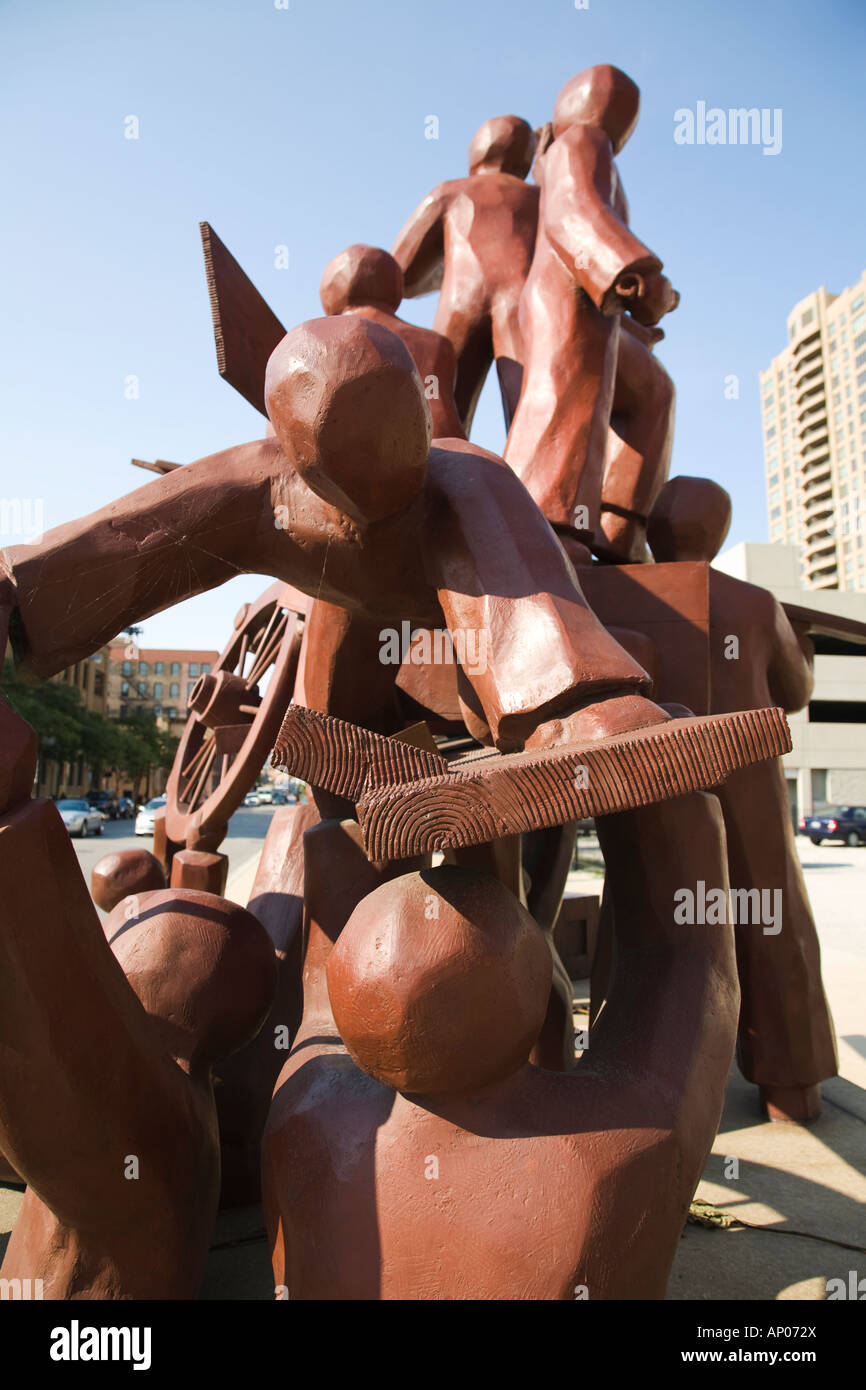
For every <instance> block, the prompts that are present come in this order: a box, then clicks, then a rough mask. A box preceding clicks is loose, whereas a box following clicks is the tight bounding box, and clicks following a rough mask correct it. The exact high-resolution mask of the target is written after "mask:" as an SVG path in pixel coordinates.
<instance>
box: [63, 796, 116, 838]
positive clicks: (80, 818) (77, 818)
mask: <svg viewBox="0 0 866 1390" xmlns="http://www.w3.org/2000/svg"><path fill="white" fill-rule="evenodd" d="M57 809H58V811H59V812H60V819H61V820H62V821H63V824H64V825H65V826H66V829H67V830H68V831H69V833H70V835H77V836H78V837H79V839H82V840H83V839H84V837H85V835H89V834H90V831H91V830H92V831H93V833H94V835H101V834H102V827H103V825H104V824H105V817H104V816H103V814H102V812H101V811H97V809H96V807H95V806H91V805H90V803H89V802H88V801H84V800H81V801H58V802H57Z"/></svg>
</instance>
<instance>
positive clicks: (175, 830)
mask: <svg viewBox="0 0 866 1390" xmlns="http://www.w3.org/2000/svg"><path fill="white" fill-rule="evenodd" d="M309 603H310V600H309V599H308V598H307V597H306V596H305V595H304V594H301V593H298V591H297V590H296V589H293V588H291V586H290V585H288V584H281V583H279V582H278V583H276V584H272V585H271V587H270V588H269V589H266V590H265V592H264V593H263V594H262V595H261V596H260V597H259V599H258V600H257V601H256V602H255V603H247V604H244V606H243V607H242V608H241V609H240V611H239V613H238V614H237V617H236V618H235V622H234V632H233V634H232V636H231V639H230V641H229V643H228V645H227V646H226V648H225V650H224V651H223V652H222V653H221V655H220V657H219V660H218V661H217V662H216V665H215V666H214V668H213V670H211V671H208V672H207V673H206V674H204V675H202V676H199V678H198V680H197V681H196V683H195V685H194V686H193V688H192V691H191V692H190V696H189V701H188V709H189V719H188V721H187V725H186V728H185V729H184V732H183V734H182V736H181V740H180V745H179V747H178V750H177V753H176V755H175V759H174V764H173V766H172V769H171V773H170V775H169V778H168V783H167V786H166V808H165V830H166V835H167V838H168V839H169V840H170V841H173V842H174V843H175V844H180V845H185V846H186V847H187V848H188V849H197V848H204V847H206V848H208V849H216V847H217V845H218V843H219V841H220V840H221V839H222V837H223V835H224V834H225V830H226V825H227V823H228V820H229V817H230V816H231V815H232V813H233V812H234V811H236V810H237V808H238V806H239V805H240V804H241V802H242V800H243V798H244V797H245V796H246V794H247V792H248V791H249V790H250V788H251V787H252V786H253V785H254V784H255V780H256V777H257V776H258V774H259V772H260V771H261V769H262V766H263V764H264V762H265V759H266V758H267V755H268V753H269V752H270V750H271V748H273V746H274V742H275V740H276V736H277V733H278V731H279V727H280V722H281V720H282V718H283V716H284V714H285V712H286V710H287V709H288V706H289V704H290V702H291V698H292V691H293V688H294V684H295V675H296V673H297V668H298V657H299V655H300V650H301V638H302V636H303V629H304V615H305V614H306V612H307V609H308V607H309ZM215 772H218V777H219V780H218V782H217V783H216V786H215V787H213V777H214V774H215ZM209 787H212V790H210V791H209V790H208V788H209Z"/></svg>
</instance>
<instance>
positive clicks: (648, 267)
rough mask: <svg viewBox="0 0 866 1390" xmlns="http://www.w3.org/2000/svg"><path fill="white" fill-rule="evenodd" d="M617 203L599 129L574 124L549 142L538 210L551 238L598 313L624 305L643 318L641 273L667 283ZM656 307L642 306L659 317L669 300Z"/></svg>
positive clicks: (608, 146)
mask: <svg viewBox="0 0 866 1390" xmlns="http://www.w3.org/2000/svg"><path fill="white" fill-rule="evenodd" d="M617 202H618V198H617V187H616V169H615V165H614V161H613V150H612V146H611V143H610V141H609V139H608V137H607V136H606V135H605V134H604V132H603V131H601V130H597V129H594V128H592V127H590V126H578V127H575V128H573V129H572V130H569V131H567V132H566V134H565V135H563V136H561V137H560V139H559V140H556V141H554V143H553V144H552V145H551V147H550V149H549V150H548V152H547V154H546V155H545V165H544V193H543V210H542V218H543V224H544V228H545V231H546V233H547V236H548V238H549V240H550V242H551V243H552V245H553V247H554V249H555V251H556V252H557V254H558V255H559V256H560V258H561V259H562V260H563V261H564V262H565V264H566V265H567V266H568V268H569V269H570V270H571V271H572V273H573V274H574V275H575V277H576V279H577V281H578V283H579V284H580V285H581V287H582V288H583V289H584V290H585V291H586V293H587V294H588V295H589V297H590V299H591V300H592V301H593V303H594V304H595V306H596V308H598V309H600V310H601V312H602V313H604V314H608V315H611V314H615V313H618V312H620V311H621V310H623V309H627V308H628V309H631V311H632V312H633V313H634V314H635V316H636V317H646V315H642V314H640V313H639V310H638V307H637V303H636V301H639V300H640V299H641V298H646V294H645V291H643V286H642V281H640V277H649V279H650V281H651V282H652V280H653V279H654V278H656V277H657V278H658V279H659V280H662V281H663V284H664V285H667V284H668V282H667V281H666V280H664V277H661V276H660V275H659V272H660V271H661V268H662V262H661V261H660V260H659V258H658V256H656V255H655V254H654V252H652V251H650V249H649V247H647V246H644V244H643V242H641V241H639V240H638V239H637V237H636V236H634V235H633V234H632V232H631V231H630V230H629V228H628V226H627V225H626V223H625V221H624V220H623V219H622V218H621V217H620V216H619V215H618V213H617V211H616V210H615V205H616V203H617ZM635 277H638V280H639V283H637V284H636V283H635ZM670 293H671V294H673V293H674V292H673V291H670ZM674 303H675V301H674ZM659 307H660V306H659V305H657V304H655V303H653V304H652V305H649V304H648V305H647V310H648V312H649V313H651V314H654V315H655V317H656V318H658V317H661V314H662V313H664V312H666V309H667V308H668V307H670V308H672V307H674V304H673V303H671V304H667V303H665V307H661V308H660V312H658V313H657V312H656V310H657V309H658V308H659ZM648 321H649V322H654V321H655V318H652V317H650V318H649V320H648Z"/></svg>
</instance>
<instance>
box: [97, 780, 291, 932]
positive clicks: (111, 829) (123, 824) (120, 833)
mask: <svg viewBox="0 0 866 1390" xmlns="http://www.w3.org/2000/svg"><path fill="white" fill-rule="evenodd" d="M279 809H280V808H279V806H242V807H241V808H240V809H239V810H237V811H235V814H234V815H233V816H232V818H231V820H230V821H229V832H228V835H227V836H226V838H225V840H224V841H223V845H222V849H223V853H225V854H227V855H228V856H229V882H230V883H231V880H232V878H233V877H234V876H235V875H240V876H241V877H242V880H243V882H247V880H248V879H249V881H251V873H245V872H244V870H249V871H252V865H253V861H254V860H255V859H257V858H258V856H259V854H260V853H261V848H262V843H263V841H264V838H265V836H266V835H267V833H268V826H269V825H270V823H271V816H272V815H273V813H274V812H275V811H278V810H279ZM133 825H134V821H131V820H107V821H106V822H105V825H104V827H103V831H102V834H101V835H88V837H87V838H86V839H85V840H79V839H74V840H73V841H72V843H73V845H74V846H75V853H76V854H77V855H78V862H79V864H80V865H81V869H82V872H83V874H84V877H85V879H86V880H87V884H88V887H89V885H90V875H91V873H92V871H93V866H94V864H95V863H96V861H97V860H98V859H101V858H102V856H103V855H104V854H110V853H111V852H112V851H113V850H121V849H152V848H153V838H152V836H150V835H135V834H134V833H133V829H132V827H133ZM229 896H231V894H229ZM238 898H239V899H242V905H243V904H244V903H245V902H246V898H245V895H243V894H241V893H239V894H238ZM102 915H103V916H104V915H105V914H102Z"/></svg>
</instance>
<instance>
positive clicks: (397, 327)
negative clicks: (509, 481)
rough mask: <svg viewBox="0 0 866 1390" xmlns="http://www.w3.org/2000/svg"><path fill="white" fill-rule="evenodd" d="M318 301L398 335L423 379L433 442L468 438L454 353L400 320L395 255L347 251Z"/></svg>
mask: <svg viewBox="0 0 866 1390" xmlns="http://www.w3.org/2000/svg"><path fill="white" fill-rule="evenodd" d="M319 298H320V299H321V301H322V308H323V309H324V311H325V313H326V314H361V315H362V316H363V317H364V318H365V319H371V320H372V321H373V322H374V323H380V324H382V326H383V328H390V330H391V332H392V333H396V334H397V337H398V338H401V339H402V341H403V342H404V343H405V344H406V346H407V348H408V349H409V352H410V353H411V355H412V360H413V362H414V363H415V366H416V367H417V368H418V371H419V372H420V374H421V381H422V383H423V386H424V395H425V396H426V398H427V401H428V402H429V405H430V416H431V419H432V421H433V438H434V439H451V438H454V439H465V438H466V435H465V432H464V429H463V425H462V423H461V421H460V416H459V415H458V413H457V405H456V403H455V400H454V383H455V379H456V376H457V361H456V358H455V356H454V349H453V347H452V346H451V344H450V342H449V341H448V339H447V338H444V337H443V336H442V334H441V333H432V332H431V331H430V329H429V328H418V327H416V325H415V324H412V323H406V322H405V321H404V320H403V319H399V318H397V312H396V311H397V309H398V308H399V307H400V301H401V299H402V298H403V272H402V270H401V269H400V267H399V265H398V264H397V262H396V261H395V260H394V257H393V256H390V255H389V254H388V252H387V251H382V250H380V249H379V247H376V246H349V247H347V248H346V250H345V251H341V252H340V254H339V256H335V257H334V259H333V260H332V261H331V262H330V263H329V264H328V265H327V266H326V267H325V272H324V274H323V276H322V282H321V284H320V285H319Z"/></svg>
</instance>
